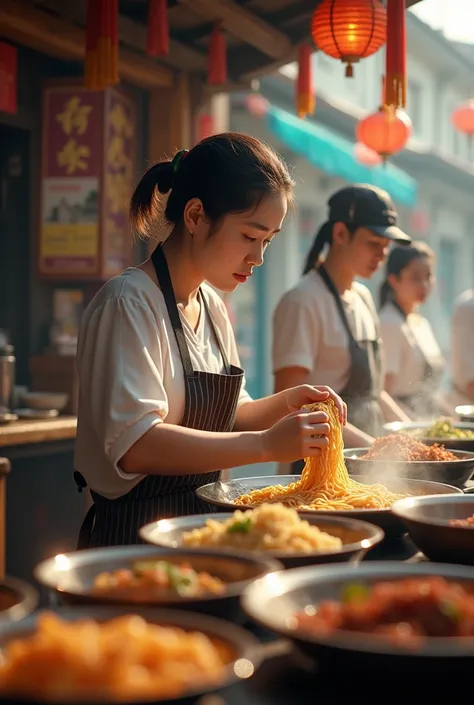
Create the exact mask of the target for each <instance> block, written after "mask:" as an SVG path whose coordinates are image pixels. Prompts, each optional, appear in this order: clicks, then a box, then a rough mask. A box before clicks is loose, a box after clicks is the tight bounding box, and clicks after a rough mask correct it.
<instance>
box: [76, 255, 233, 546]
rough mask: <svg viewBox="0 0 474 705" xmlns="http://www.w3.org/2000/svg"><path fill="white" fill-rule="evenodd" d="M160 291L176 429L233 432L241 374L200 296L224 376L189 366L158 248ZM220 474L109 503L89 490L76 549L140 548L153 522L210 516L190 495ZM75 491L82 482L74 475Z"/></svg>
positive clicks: (154, 484) (144, 485)
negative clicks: (179, 414)
mask: <svg viewBox="0 0 474 705" xmlns="http://www.w3.org/2000/svg"><path fill="white" fill-rule="evenodd" d="M151 260H152V262H153V266H154V268H155V272H156V277H157V279H158V282H159V285H160V289H161V291H162V293H163V296H164V299H165V302H166V308H167V310H168V315H169V317H170V321H171V325H172V327H173V331H174V334H175V337H176V342H177V344H178V349H179V354H180V357H181V362H182V365H183V371H184V386H185V408H184V414H183V420H182V422H181V424H180V425H181V426H186V427H188V428H195V429H199V430H201V431H220V432H226V431H232V429H233V427H234V423H235V415H236V410H237V402H238V399H239V395H240V390H241V386H242V380H243V371H242V370H241V369H240V368H239V367H235V366H234V365H230V364H229V361H228V358H227V354H226V351H225V349H224V347H223V345H222V341H221V338H220V335H219V332H218V331H217V330H216V327H215V325H214V322H213V320H212V317H211V315H210V312H209V308H208V305H207V302H206V299H205V296H204V295H203V293H202V292H200V299H201V305H202V309H201V315H205V316H207V317H208V320H209V322H210V324H211V327H212V330H213V334H214V336H215V338H216V341H217V343H218V345H219V349H220V353H221V356H222V361H223V369H224V373H223V374H216V373H211V372H201V371H195V370H194V369H193V366H192V362H191V357H190V355H189V349H188V345H187V342H186V337H185V334H184V330H183V326H182V322H181V318H180V314H179V310H178V306H177V304H176V299H175V295H174V291H173V286H172V283H171V278H170V273H169V269H168V265H167V263H166V258H165V255H164V253H163V250H162V248H161V247H160V246H159V247H157V248H156V249H155V251H154V252H153V255H152V258H151ZM220 474H221V472H220V471H217V472H207V473H202V474H198V475H163V474H160V475H147V477H145V478H144V479H143V480H141V481H140V482H139V483H138V484H137V485H136V486H135V487H134V488H133V489H132V490H131V491H130V492H128V493H127V494H126V495H124V496H122V497H119V498H118V499H114V500H110V499H106V498H105V497H102V496H101V495H99V494H97V493H96V492H92V491H91V496H92V499H93V505H92V507H91V508H90V510H89V512H88V513H87V515H86V518H85V520H84V523H83V525H82V528H81V531H80V534H79V541H78V546H77V547H78V549H82V548H93V547H99V546H123V545H130V544H135V543H139V542H140V539H139V536H138V531H139V529H140V528H141V527H142V526H144V525H145V524H147V523H149V522H151V521H154V520H156V519H169V518H171V517H175V516H185V515H190V514H205V513H212V512H214V511H215V509H214V508H213V507H212V506H211V505H209V504H207V503H206V502H203V501H202V500H200V499H198V498H197V497H196V494H195V490H196V489H197V488H198V487H201V486H202V485H205V484H207V483H208V482H216V481H217V480H219V478H220ZM74 477H75V480H76V483H77V485H78V488H80V489H82V488H84V487H85V486H86V483H85V479H84V478H83V476H82V475H81V474H80V473H77V472H75V473H74Z"/></svg>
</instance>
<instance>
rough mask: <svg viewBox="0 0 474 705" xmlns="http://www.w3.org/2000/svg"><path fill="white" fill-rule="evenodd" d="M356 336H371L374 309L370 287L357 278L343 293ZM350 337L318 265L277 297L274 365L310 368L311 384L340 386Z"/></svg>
mask: <svg viewBox="0 0 474 705" xmlns="http://www.w3.org/2000/svg"><path fill="white" fill-rule="evenodd" d="M342 303H343V306H344V310H345V312H346V316H347V320H348V323H349V326H350V329H351V331H352V333H353V335H354V337H355V339H356V340H361V341H362V340H375V339H376V337H377V328H376V326H377V313H376V310H375V306H374V305H373V300H372V297H371V294H370V292H369V290H368V289H367V288H366V287H365V286H363V285H362V284H360V283H358V282H354V284H353V285H352V288H351V289H350V290H348V291H346V292H345V293H344V295H343V296H342ZM350 363H351V360H350V353H349V339H348V334H347V331H346V329H345V328H344V325H343V323H342V321H341V317H340V315H339V312H338V309H337V306H336V302H335V301H334V297H333V296H332V294H331V293H330V292H329V291H328V289H327V288H326V285H325V284H324V281H323V279H322V278H321V276H320V275H319V274H318V273H317V272H316V271H311V272H309V273H308V274H306V275H304V276H303V277H302V278H301V279H300V281H299V282H298V284H297V285H296V286H295V287H294V288H293V289H290V291H288V292H287V293H286V294H285V295H284V296H283V298H282V299H281V300H280V302H279V304H278V306H277V308H276V310H275V314H274V319H273V371H274V372H278V370H281V369H284V368H285V367H303V368H305V369H307V370H309V372H310V375H309V383H310V384H327V385H329V386H330V387H333V389H334V390H335V391H336V392H340V391H341V390H343V389H344V386H345V385H346V383H347V380H348V378H349V372H350Z"/></svg>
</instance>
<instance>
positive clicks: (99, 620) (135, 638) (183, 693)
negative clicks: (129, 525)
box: [0, 606, 259, 705]
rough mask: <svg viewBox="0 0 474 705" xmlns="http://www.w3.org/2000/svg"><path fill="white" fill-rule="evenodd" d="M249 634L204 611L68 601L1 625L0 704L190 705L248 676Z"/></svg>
mask: <svg viewBox="0 0 474 705" xmlns="http://www.w3.org/2000/svg"><path fill="white" fill-rule="evenodd" d="M257 646H258V644H257V641H256V639H255V638H254V637H253V636H252V635H251V634H249V633H248V632H247V631H246V630H244V629H242V628H240V627H237V626H235V625H234V624H230V623H228V622H225V621H223V620H219V619H215V618H212V617H209V616H204V615H199V614H193V613H191V612H179V611H176V612H175V611H172V610H158V609H152V608H148V609H146V608H143V607H142V608H135V609H134V610H133V612H132V613H130V614H124V612H123V609H121V608H113V607H97V606H96V607H87V608H85V607H74V608H65V609H61V610H59V611H55V612H54V613H52V612H41V613H36V614H35V615H31V616H30V617H28V618H27V619H25V620H23V621H22V622H18V623H16V624H15V625H13V624H10V625H5V626H1V627H0V650H1V655H2V659H1V661H0V702H3V703H10V705H11V704H12V703H23V705H27V704H29V703H31V704H32V703H61V705H65V704H66V703H68V704H71V705H72V704H73V703H74V704H77V705H79V704H81V705H82V703H95V704H96V705H97V704H98V703H108V705H110V704H111V703H142V702H143V703H145V702H146V703H160V705H165V704H166V703H169V704H170V705H178V704H179V705H191V703H195V702H197V701H198V700H199V699H200V698H201V697H202V696H203V695H205V694H208V693H213V692H216V691H217V692H219V691H221V690H223V689H226V688H227V687H229V686H230V685H232V684H235V683H236V682H239V681H241V680H242V679H245V678H248V677H250V676H251V675H252V674H253V673H254V671H255V670H256V668H257V667H258V664H259V651H258V648H257Z"/></svg>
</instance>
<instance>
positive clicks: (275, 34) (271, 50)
mask: <svg viewBox="0 0 474 705" xmlns="http://www.w3.org/2000/svg"><path fill="white" fill-rule="evenodd" d="M178 2H179V3H180V4H181V5H187V6H188V7H189V8H190V9H192V11H193V12H195V13H196V14H198V15H201V16H202V17H205V18H206V20H209V21H211V22H214V21H217V20H220V21H222V25H223V27H224V29H226V31H227V32H229V33H230V34H233V35H234V37H237V38H238V39H240V40H241V41H243V42H245V43H246V44H250V45H252V46H254V47H255V48H256V49H259V50H260V51H261V52H262V53H263V54H266V55H267V56H270V57H271V58H272V59H281V58H282V57H284V56H286V55H287V54H288V52H289V51H290V49H291V42H290V40H289V39H288V37H287V36H286V34H284V33H283V32H282V31H281V30H279V29H277V28H276V27H273V26H272V25H271V24H269V23H268V22H265V20H262V19H261V18H260V17H258V16H257V15H255V14H254V13H253V12H250V11H249V10H246V9H245V8H244V7H242V6H241V5H238V4H237V3H236V2H235V0H178Z"/></svg>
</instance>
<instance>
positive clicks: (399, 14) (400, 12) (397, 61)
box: [385, 0, 407, 110]
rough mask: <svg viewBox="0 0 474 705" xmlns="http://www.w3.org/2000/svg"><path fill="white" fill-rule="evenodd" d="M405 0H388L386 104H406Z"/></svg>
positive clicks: (400, 105)
mask: <svg viewBox="0 0 474 705" xmlns="http://www.w3.org/2000/svg"><path fill="white" fill-rule="evenodd" d="M405 12H406V11H405V0H388V3H387V49H386V55H385V56H386V60H385V61H386V77H385V79H386V83H385V104H386V105H387V106H389V107H391V108H393V109H394V110H398V108H404V107H405V106H406V92H407V88H406V74H407V38H406V14H405Z"/></svg>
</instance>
